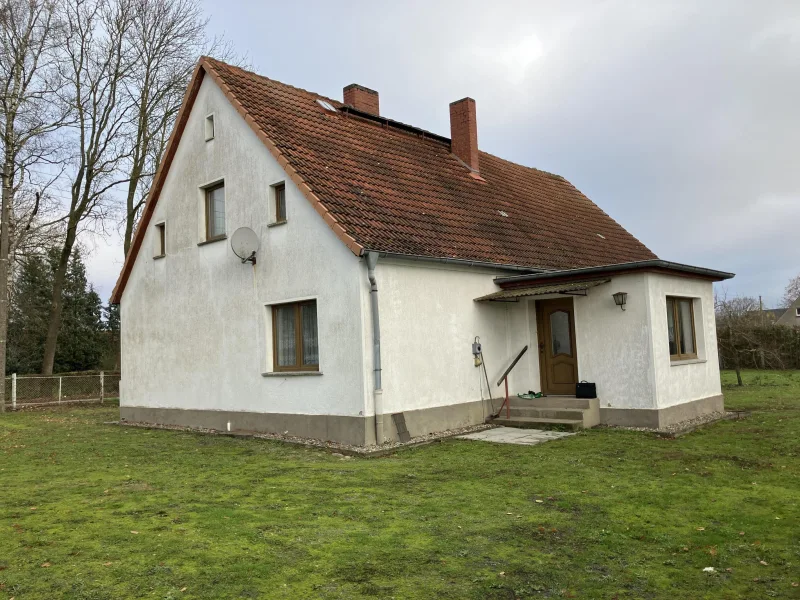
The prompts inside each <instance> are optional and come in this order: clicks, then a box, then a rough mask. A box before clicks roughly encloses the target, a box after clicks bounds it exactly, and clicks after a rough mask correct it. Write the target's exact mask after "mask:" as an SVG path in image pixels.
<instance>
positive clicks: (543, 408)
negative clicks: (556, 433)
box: [487, 396, 600, 429]
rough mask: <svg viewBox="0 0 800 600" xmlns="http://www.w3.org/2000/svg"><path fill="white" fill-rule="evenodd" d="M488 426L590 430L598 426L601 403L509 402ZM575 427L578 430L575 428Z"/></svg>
mask: <svg viewBox="0 0 800 600" xmlns="http://www.w3.org/2000/svg"><path fill="white" fill-rule="evenodd" d="M487 423H495V424H498V425H499V424H503V425H506V426H507V427H552V426H563V427H567V428H576V429H579V428H586V429H588V428H590V427H594V426H596V425H599V424H600V400H598V399H597V398H575V397H570V396H545V397H542V398H532V399H530V400H529V399H524V398H517V397H514V398H510V408H509V409H506V408H505V407H504V408H502V409H501V410H500V414H499V415H498V416H497V418H496V419H487ZM576 423H577V426H575V424H576Z"/></svg>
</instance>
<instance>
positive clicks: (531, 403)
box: [510, 396, 591, 409]
mask: <svg viewBox="0 0 800 600" xmlns="http://www.w3.org/2000/svg"><path fill="white" fill-rule="evenodd" d="M510 401H511V408H516V407H519V408H527V407H535V408H574V409H586V408H590V406H591V400H590V399H587V398H573V397H570V396H543V397H541V398H533V399H531V400H527V399H525V398H517V397H516V396H515V397H513V398H511V399H510Z"/></svg>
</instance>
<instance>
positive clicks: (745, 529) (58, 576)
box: [0, 372, 800, 600]
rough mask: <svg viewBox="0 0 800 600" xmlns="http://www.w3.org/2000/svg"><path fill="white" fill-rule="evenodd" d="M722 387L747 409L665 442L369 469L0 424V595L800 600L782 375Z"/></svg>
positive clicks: (462, 445) (261, 448)
mask: <svg viewBox="0 0 800 600" xmlns="http://www.w3.org/2000/svg"><path fill="white" fill-rule="evenodd" d="M756 377H760V379H758V380H756V379H755V378H756ZM724 381H725V383H726V385H725V394H726V396H727V402H728V404H729V405H731V406H734V407H736V408H742V409H746V410H752V411H754V412H753V414H752V416H751V417H749V418H747V419H743V420H740V421H725V422H720V423H717V424H715V425H712V426H709V427H707V428H705V429H702V430H700V431H698V432H695V433H692V434H690V435H687V436H684V437H681V438H679V439H676V440H668V439H661V438H657V437H655V436H652V435H649V434H645V433H638V432H631V431H621V430H614V429H601V430H592V431H588V432H584V433H581V434H579V435H576V436H573V437H570V438H566V439H563V440H557V441H553V442H548V443H546V444H542V445H539V446H510V445H499V444H498V445H494V444H488V443H480V442H467V441H463V440H447V441H445V442H442V443H438V444H434V445H430V446H425V447H420V448H416V449H411V450H407V451H404V452H401V453H398V454H396V455H393V456H390V457H386V458H379V459H371V460H363V459H342V458H338V457H334V456H331V455H330V454H327V453H325V452H322V451H318V450H310V449H303V448H297V447H293V446H288V445H285V444H281V443H279V442H269V441H261V440H250V439H236V438H227V437H214V436H204V435H196V434H191V433H181V432H173V431H154V430H143V429H133V428H119V427H114V426H108V425H103V424H102V422H103V421H108V420H113V419H115V418H116V411H115V409H113V408H109V407H97V406H93V407H77V408H76V407H70V408H65V409H62V410H54V411H47V412H28V413H15V414H8V415H5V416H2V417H0V462H1V463H2V464H0V482H2V490H1V491H0V493H2V502H0V598H3V597H8V598H10V597H15V598H16V599H17V600H23V599H27V598H47V599H51V598H65V599H100V598H114V599H123V598H145V597H147V598H150V597H152V598H290V599H296V598H323V599H334V598H348V599H349V598H392V597H394V598H459V599H461V598H475V599H485V598H490V599H495V598H496V599H501V598H502V599H513V598H548V597H574V598H617V599H621V598H670V599H671V598H764V597H775V598H798V597H800V588H798V587H792V582H798V583H800V575H798V573H800V544H798V535H797V531H798V517H800V509H798V502H799V501H800V500H799V499H800V460H798V453H800V447H799V446H798V440H800V418H799V417H800V373H797V372H795V373H774V374H773V373H771V374H764V373H760V374H756V373H755V372H753V373H746V376H745V382H746V383H747V385H746V386H745V387H744V388H736V389H734V388H732V387H729V386H728V385H727V384H728V383H730V382H731V381H732V380H731V378H730V375H729V374H727V373H726V374H724ZM734 381H735V380H734ZM762 561H763V563H766V564H763V563H762ZM705 567H714V568H715V570H716V572H715V573H711V574H709V573H704V572H703V571H702V569H703V568H705ZM728 569H730V570H728ZM184 588H185V589H184ZM4 595H5V596H4Z"/></svg>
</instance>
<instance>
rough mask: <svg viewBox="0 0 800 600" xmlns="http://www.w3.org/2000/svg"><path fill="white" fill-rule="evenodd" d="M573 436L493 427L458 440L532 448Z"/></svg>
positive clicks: (544, 431) (460, 437) (538, 430)
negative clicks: (535, 445)
mask: <svg viewBox="0 0 800 600" xmlns="http://www.w3.org/2000/svg"><path fill="white" fill-rule="evenodd" d="M570 435H575V434H574V433H567V432H564V431H546V430H544V429H516V428H514V427H495V428H494V429H484V430H483V431H476V432H475V433H468V434H466V435H459V436H458V439H460V440H479V441H482V442H495V443H497V444H519V445H521V446H533V445H534V444H541V443H542V442H549V441H550V440H557V439H559V438H564V437H568V436H570Z"/></svg>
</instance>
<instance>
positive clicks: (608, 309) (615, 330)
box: [573, 274, 666, 409]
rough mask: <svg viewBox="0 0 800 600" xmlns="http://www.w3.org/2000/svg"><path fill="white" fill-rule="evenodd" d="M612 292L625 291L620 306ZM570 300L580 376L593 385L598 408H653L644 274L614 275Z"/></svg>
mask: <svg viewBox="0 0 800 600" xmlns="http://www.w3.org/2000/svg"><path fill="white" fill-rule="evenodd" d="M615 292H627V293H628V304H627V305H626V306H625V310H624V311H623V310H622V309H621V308H620V307H618V306H617V305H616V304H615V303H614V299H613V297H612V294H614V293H615ZM573 302H574V305H575V344H576V346H577V351H578V378H579V379H580V380H584V379H585V380H586V381H591V382H593V383H595V384H596V385H597V397H598V398H599V399H600V406H601V407H602V408H649V409H652V408H656V403H655V385H656V383H655V375H654V372H653V354H652V342H651V335H652V333H651V329H650V308H649V306H648V289H647V275H645V274H633V275H621V276H619V277H614V278H613V279H612V280H611V282H610V283H607V284H603V285H600V286H597V287H594V288H590V289H589V290H588V295H587V296H576V297H575V299H574V301H573ZM665 310H666V309H665ZM665 314H666V313H665Z"/></svg>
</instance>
